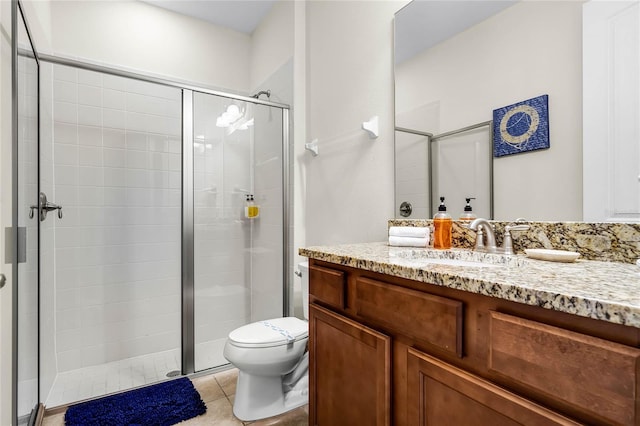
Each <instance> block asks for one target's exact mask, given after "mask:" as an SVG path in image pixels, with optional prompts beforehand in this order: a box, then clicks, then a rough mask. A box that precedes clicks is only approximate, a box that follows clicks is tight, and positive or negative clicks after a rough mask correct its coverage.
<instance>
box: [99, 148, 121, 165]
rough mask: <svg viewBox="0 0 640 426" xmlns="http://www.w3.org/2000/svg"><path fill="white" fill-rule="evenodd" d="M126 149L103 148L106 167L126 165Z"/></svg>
mask: <svg viewBox="0 0 640 426" xmlns="http://www.w3.org/2000/svg"><path fill="white" fill-rule="evenodd" d="M125 152H126V151H125V150H124V149H107V148H104V149H103V159H104V166H105V167H125V165H126V160H125Z"/></svg>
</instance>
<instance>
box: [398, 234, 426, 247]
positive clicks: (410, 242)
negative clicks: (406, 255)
mask: <svg viewBox="0 0 640 426" xmlns="http://www.w3.org/2000/svg"><path fill="white" fill-rule="evenodd" d="M389 245H390V246H396V247H426V246H428V245H429V237H424V238H416V237H395V236H393V235H391V236H389Z"/></svg>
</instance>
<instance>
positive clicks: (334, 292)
mask: <svg viewBox="0 0 640 426" xmlns="http://www.w3.org/2000/svg"><path fill="white" fill-rule="evenodd" d="M345 282H346V279H345V273H344V272H342V271H338V270H335V269H329V268H324V267H322V266H315V265H312V266H310V267H309V294H310V295H312V296H313V297H315V298H316V299H317V300H319V301H321V302H324V303H326V304H327V305H330V306H333V307H335V308H338V309H344V308H345V307H346V305H345V292H346V286H345Z"/></svg>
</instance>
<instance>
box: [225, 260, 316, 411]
mask: <svg viewBox="0 0 640 426" xmlns="http://www.w3.org/2000/svg"><path fill="white" fill-rule="evenodd" d="M298 267H299V269H300V276H301V279H302V298H303V309H304V317H305V319H308V306H307V305H308V294H309V275H308V270H309V266H308V263H307V262H303V263H300V264H299V265H298ZM308 330H309V327H308V323H307V322H306V321H303V320H301V319H298V318H295V317H285V318H274V319H269V320H265V321H257V322H254V323H251V324H247V325H244V326H242V327H240V328H237V329H235V330H233V331H232V332H231V333H229V336H228V338H227V342H226V343H225V346H224V357H225V358H226V359H227V360H228V361H229V362H230V363H231V364H233V365H234V366H235V367H237V368H238V383H237V385H236V395H235V400H234V403H233V414H234V415H235V416H236V417H237V418H238V419H240V420H244V421H252V420H258V419H263V418H266V417H272V416H276V415H278V414H282V413H284V412H286V411H289V410H293V409H294V408H297V407H300V406H302V405H305V404H307V402H308V400H309V394H308V390H309V378H308V370H309V354H308V352H307V350H306V349H307V340H308V339H309V333H308Z"/></svg>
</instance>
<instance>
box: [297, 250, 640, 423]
mask: <svg viewBox="0 0 640 426" xmlns="http://www.w3.org/2000/svg"><path fill="white" fill-rule="evenodd" d="M309 280H310V281H309V290H310V294H309V302H310V305H309V308H310V309H309V330H310V337H309V342H310V346H309V348H310V400H309V403H310V409H309V414H310V417H309V424H311V425H319V426H325V425H330V426H338V425H355V424H358V425H359V424H362V425H365V424H366V425H389V424H393V425H435V426H440V425H473V426H479V425H492V426H493V425H511V424H513V425H578V424H589V425H640V398H639V396H638V395H639V390H640V380H639V374H640V349H638V348H640V333H639V331H640V330H639V329H637V328H633V327H626V326H622V325H618V324H613V323H608V322H604V321H597V320H592V319H588V318H583V317H578V316H575V315H570V314H566V313H562V312H558V311H553V310H548V309H543V308H539V307H534V306H528V305H524V304H520V303H515V302H510V301H506V300H503V299H498V298H493V297H488V296H482V295H477V294H473V293H470V292H465V291H460V290H455V289H450V288H445V287H441V286H436V285H431V284H425V283H422V282H417V281H412V280H407V279H403V278H397V277H393V276H390V275H385V274H381V273H375V272H371V271H366V270H362V269H357V268H351V267H347V266H343V265H339V264H333V263H328V262H322V261H318V260H314V259H311V260H310V268H309Z"/></svg>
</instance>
